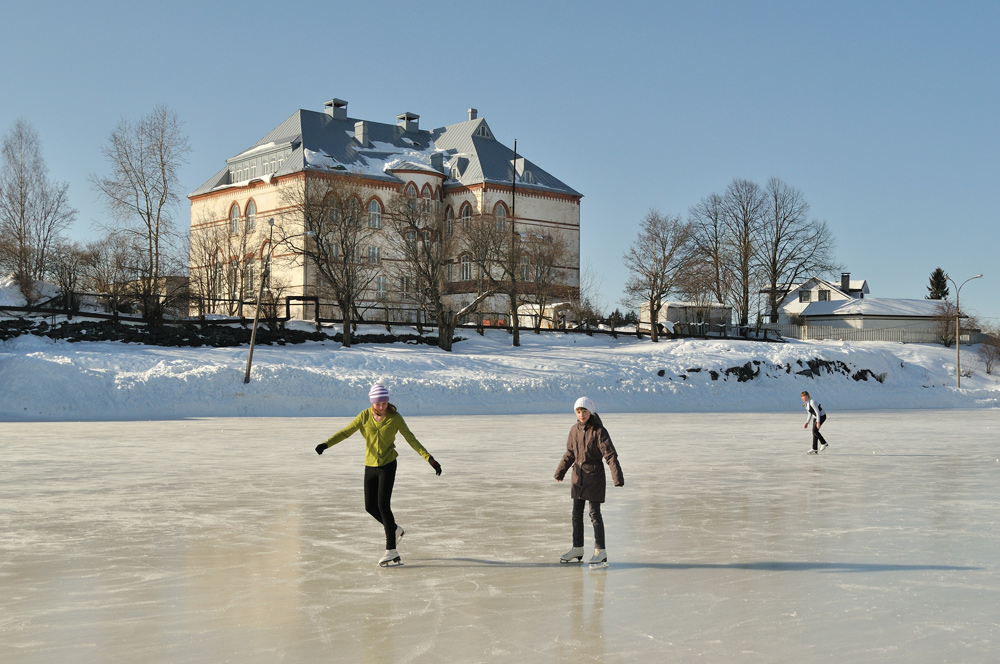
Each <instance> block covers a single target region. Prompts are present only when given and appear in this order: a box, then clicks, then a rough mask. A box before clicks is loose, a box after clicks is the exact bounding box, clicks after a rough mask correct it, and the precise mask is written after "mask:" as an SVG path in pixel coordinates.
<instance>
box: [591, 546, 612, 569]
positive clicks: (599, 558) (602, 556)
mask: <svg viewBox="0 0 1000 664" xmlns="http://www.w3.org/2000/svg"><path fill="white" fill-rule="evenodd" d="M607 566H608V550H607V549H594V557H593V558H591V559H590V569H597V568H598V567H607Z"/></svg>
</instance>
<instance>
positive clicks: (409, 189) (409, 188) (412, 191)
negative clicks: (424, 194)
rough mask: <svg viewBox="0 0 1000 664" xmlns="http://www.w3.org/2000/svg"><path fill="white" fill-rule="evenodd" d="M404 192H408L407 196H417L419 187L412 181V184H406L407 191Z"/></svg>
mask: <svg viewBox="0 0 1000 664" xmlns="http://www.w3.org/2000/svg"><path fill="white" fill-rule="evenodd" d="M404 193H405V194H406V196H407V198H416V197H417V187H416V186H415V185H414V184H413V183H412V182H411V183H410V184H408V185H406V191H405V192H404Z"/></svg>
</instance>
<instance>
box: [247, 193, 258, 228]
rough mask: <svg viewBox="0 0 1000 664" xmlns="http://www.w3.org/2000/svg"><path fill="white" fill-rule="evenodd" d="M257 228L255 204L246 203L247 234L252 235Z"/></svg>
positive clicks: (251, 202)
mask: <svg viewBox="0 0 1000 664" xmlns="http://www.w3.org/2000/svg"><path fill="white" fill-rule="evenodd" d="M256 226H257V204H256V203H254V202H253V201H250V202H249V203H247V233H252V232H253V229H254V228H255V227H256Z"/></svg>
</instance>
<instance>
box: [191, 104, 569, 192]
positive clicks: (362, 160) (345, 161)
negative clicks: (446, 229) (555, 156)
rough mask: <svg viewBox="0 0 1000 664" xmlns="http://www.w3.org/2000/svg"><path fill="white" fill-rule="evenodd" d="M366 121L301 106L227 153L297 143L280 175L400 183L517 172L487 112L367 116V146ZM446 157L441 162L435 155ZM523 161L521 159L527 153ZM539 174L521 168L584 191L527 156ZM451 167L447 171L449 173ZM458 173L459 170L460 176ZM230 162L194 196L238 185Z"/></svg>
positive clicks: (535, 179)
mask: <svg viewBox="0 0 1000 664" xmlns="http://www.w3.org/2000/svg"><path fill="white" fill-rule="evenodd" d="M358 122H361V120H358V119H355V118H348V117H345V118H344V119H342V120H340V119H335V118H334V117H333V116H332V115H330V114H328V113H321V112H316V111H308V110H304V109H300V110H298V111H296V112H295V113H293V114H292V115H290V116H289V117H288V118H287V119H285V120H284V121H283V122H282V123H281V124H279V125H278V126H277V127H275V128H274V129H272V130H271V131H270V132H268V133H267V134H266V135H265V136H264V137H263V138H261V139H260V140H259V141H257V142H256V143H254V144H253V145H251V146H250V147H249V148H247V149H246V150H244V151H243V152H241V153H239V154H237V155H235V156H233V157H231V158H230V159H227V162H229V163H232V162H237V161H239V160H240V159H243V158H250V157H252V156H254V155H256V154H259V153H262V152H270V151H284V152H287V151H288V150H289V149H290V150H291V154H290V155H288V156H287V157H286V158H285V159H284V161H282V163H281V164H280V165H279V166H278V168H277V170H276V171H275V172H274V174H273V175H274V176H281V175H287V174H290V173H297V172H300V171H303V170H311V171H347V172H351V173H359V174H361V175H364V176H365V177H369V178H376V179H380V180H387V181H392V182H400V181H401V179H400V178H398V177H396V176H394V175H393V174H392V171H393V170H401V171H406V170H409V171H413V170H417V171H433V172H436V173H441V174H442V175H443V176H444V178H445V188H448V187H458V186H469V185H474V184H481V183H486V182H492V183H497V184H507V183H510V182H511V179H512V178H513V177H515V168H514V163H513V160H514V152H513V150H511V149H510V148H508V147H507V146H505V145H503V144H502V143H500V142H499V141H497V140H496V139H495V138H494V137H493V132H492V130H490V128H489V126H488V125H487V124H486V120H485V119H484V118H476V119H473V120H467V121H465V122H460V123H458V124H454V125H449V126H446V127H440V128H438V129H432V130H423V129H419V130H410V131H407V130H406V128H405V127H404V126H401V125H399V124H387V123H382V122H371V121H364V123H365V125H364V126H365V128H366V130H367V135H368V136H367V137H368V141H367V145H361V143H360V142H359V141H358V140H357V138H355V124H356V123H358ZM432 155H439V157H435V161H436V160H437V159H438V158H440V160H441V162H440V163H441V168H440V169H439V168H436V167H435V165H434V164H433V163H432V161H431V156H432ZM518 161H519V163H521V160H520V158H519V160H518ZM523 164H524V166H523V170H529V171H530V172H531V178H530V180H531V181H525V179H524V178H522V177H521V175H522V173H523V170H522V172H521V173H518V174H517V181H516V182H517V187H518V188H519V189H520V188H526V189H535V190H542V191H554V192H559V193H563V194H567V195H570V196H582V194H580V193H579V192H577V191H576V190H574V189H573V188H571V187H569V186H568V185H566V184H565V183H563V182H562V181H561V180H559V179H558V178H556V177H555V176H554V175H552V174H550V173H549V172H547V171H545V170H544V169H542V168H540V167H538V166H537V165H535V164H534V163H531V162H528V161H527V160H524V161H523ZM442 171H443V172H442ZM455 176H457V177H455ZM233 184H234V183H233V182H231V181H230V173H229V169H228V168H226V169H223V170H221V171H219V173H216V174H215V175H214V176H212V178H210V179H209V180H208V181H206V182H205V183H204V184H202V185H201V186H200V187H198V188H197V189H196V190H195V191H194V192H192V194H191V196H195V195H198V194H203V193H207V192H210V191H213V190H215V189H218V188H221V187H225V186H231V185H233Z"/></svg>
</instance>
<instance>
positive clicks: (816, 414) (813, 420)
mask: <svg viewBox="0 0 1000 664" xmlns="http://www.w3.org/2000/svg"><path fill="white" fill-rule="evenodd" d="M802 404H803V405H804V406H805V407H806V412H807V413H808V414H809V417H808V418H807V419H806V423H805V425H803V427H802V428H803V429H807V428H809V425H810V424H812V436H813V446H812V450H810V451H809V454H819V453H820V452H822V451H823V450H825V449H826V439H825V438H823V434H821V433H820V432H819V428H820V427H821V426H823V422H826V413H824V412H823V406H822V405H820V404H818V403H816V400H815V399H813V398H812V397H811V396H809V393H808V392H803V393H802Z"/></svg>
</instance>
